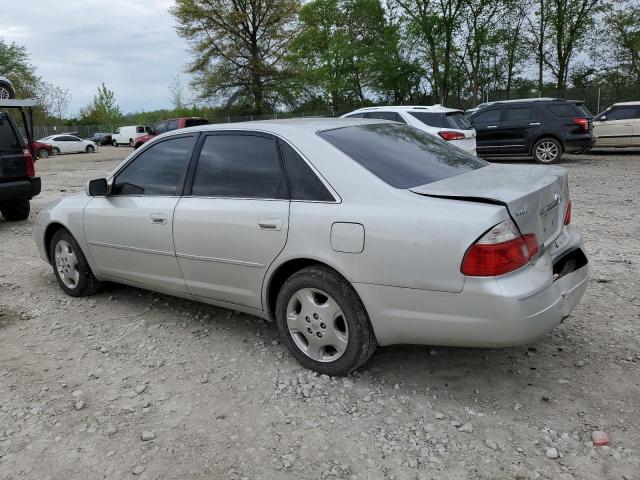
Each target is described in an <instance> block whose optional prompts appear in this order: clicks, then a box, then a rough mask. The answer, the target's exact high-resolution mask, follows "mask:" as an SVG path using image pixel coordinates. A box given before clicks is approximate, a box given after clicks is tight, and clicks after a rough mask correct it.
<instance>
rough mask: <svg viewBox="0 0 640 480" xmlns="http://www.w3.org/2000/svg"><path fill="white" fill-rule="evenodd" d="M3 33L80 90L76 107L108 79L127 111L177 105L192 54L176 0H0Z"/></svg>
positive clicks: (56, 78)
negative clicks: (179, 27)
mask: <svg viewBox="0 0 640 480" xmlns="http://www.w3.org/2000/svg"><path fill="white" fill-rule="evenodd" d="M0 3H1V6H0V12H1V13H0V37H3V38H4V40H5V41H8V42H11V41H15V42H16V43H19V44H22V45H25V46H26V47H27V49H28V51H29V52H30V53H31V62H32V63H33V65H34V66H35V67H36V73H37V74H38V75H40V76H41V77H42V79H43V80H45V81H47V82H50V83H53V84H55V85H57V86H59V87H62V88H65V89H68V90H69V91H70V92H71V95H72V96H73V99H72V103H71V107H70V108H69V111H68V112H67V115H75V114H76V113H77V112H78V110H79V109H80V107H82V106H84V105H86V104H87V103H89V102H90V101H91V99H92V98H93V96H94V94H95V93H96V88H97V86H98V85H99V84H100V83H101V82H105V84H106V85H107V87H108V88H110V89H111V90H113V91H114V92H115V95H116V100H117V102H118V104H119V105H120V108H121V109H122V111H123V112H125V113H128V112H133V111H137V110H155V109H158V108H165V107H170V102H169V84H170V83H171V80H172V79H173V77H175V75H177V74H180V75H181V77H182V80H183V83H184V84H187V83H188V79H189V77H188V76H187V75H186V74H184V69H185V65H186V63H187V62H189V60H190V57H189V53H188V51H187V44H186V42H185V41H184V40H182V39H180V38H179V37H178V36H177V34H176V32H175V29H174V19H173V17H171V15H170V14H169V12H168V8H169V6H170V5H171V4H172V3H173V2H172V1H170V0H15V1H14V0H0Z"/></svg>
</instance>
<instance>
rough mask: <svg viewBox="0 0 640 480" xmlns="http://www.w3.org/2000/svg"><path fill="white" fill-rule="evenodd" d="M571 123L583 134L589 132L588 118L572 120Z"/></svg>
mask: <svg viewBox="0 0 640 480" xmlns="http://www.w3.org/2000/svg"><path fill="white" fill-rule="evenodd" d="M573 123H575V124H576V125H578V126H579V127H580V129H581V130H582V131H583V132H588V131H589V119H588V118H574V119H573Z"/></svg>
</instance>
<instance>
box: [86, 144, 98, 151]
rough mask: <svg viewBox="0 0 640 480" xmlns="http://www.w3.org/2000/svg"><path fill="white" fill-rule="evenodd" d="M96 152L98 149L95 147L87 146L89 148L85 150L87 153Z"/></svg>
mask: <svg viewBox="0 0 640 480" xmlns="http://www.w3.org/2000/svg"><path fill="white" fill-rule="evenodd" d="M95 151H96V147H94V146H93V145H87V148H86V149H85V152H87V153H93V152H95Z"/></svg>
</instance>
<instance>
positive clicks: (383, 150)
mask: <svg viewBox="0 0 640 480" xmlns="http://www.w3.org/2000/svg"><path fill="white" fill-rule="evenodd" d="M318 135H319V136H320V137H321V138H323V139H325V140H326V141H327V142H329V143H330V144H331V145H333V146H334V147H336V148H337V149H338V150H340V151H341V152H343V153H344V154H346V155H347V156H349V157H351V158H352V159H353V160H355V161H356V162H357V163H359V164H360V165H362V166H363V167H364V168H366V169H367V170H369V171H370V172H371V173H373V174H374V175H376V176H377V177H378V178H380V179H381V180H383V181H384V182H386V183H387V184H389V185H391V186H392V187H395V188H404V189H406V188H412V187H417V186H419V185H425V184H427V183H431V182H435V181H437V180H442V179H444V178H449V177H453V176H455V175H460V174H461V173H465V172H468V171H470V170H475V169H477V168H482V167H484V166H486V165H488V163H487V162H485V161H484V160H481V159H479V158H478V157H475V156H473V155H471V154H469V153H467V152H465V151H463V150H461V149H459V148H457V147H454V146H452V145H449V144H447V142H445V141H443V140H439V139H437V138H436V137H434V136H433V135H430V134H428V133H426V132H423V131H421V130H418V129H417V128H413V127H409V126H407V125H397V124H373V125H357V126H351V127H344V128H337V129H334V130H326V131H323V132H320V133H319V134H318Z"/></svg>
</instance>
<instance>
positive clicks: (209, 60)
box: [171, 0, 640, 114]
mask: <svg viewBox="0 0 640 480" xmlns="http://www.w3.org/2000/svg"><path fill="white" fill-rule="evenodd" d="M171 13H172V15H173V16H174V17H175V19H176V20H177V31H178V33H179V35H180V36H182V37H183V38H185V39H186V40H187V41H188V42H189V44H190V48H191V55H192V62H191V63H190V65H189V69H188V70H189V72H190V73H191V74H193V80H192V83H191V85H192V87H193V88H194V90H195V91H196V92H197V93H198V95H199V98H200V99H203V100H207V101H215V102H218V104H220V105H222V106H224V107H226V108H228V109H233V110H235V111H241V112H244V113H254V114H261V113H267V112H272V111H275V110H278V109H282V108H286V109H291V110H293V109H301V108H303V109H304V108H306V109H308V110H314V109H316V110H317V109H322V108H327V109H330V110H332V111H334V112H340V111H344V110H345V109H347V108H351V107H353V106H356V105H366V104H372V103H394V104H400V103H405V104H406V103H441V104H451V103H460V101H461V100H466V101H468V102H471V103H473V102H476V103H478V102H480V101H482V99H483V94H484V93H485V92H487V91H497V90H499V91H504V93H505V95H506V97H507V98H508V97H509V96H510V95H511V93H512V92H516V91H518V92H522V91H528V92H532V94H533V95H532V96H536V95H537V92H540V93H541V92H543V91H544V90H545V88H546V89H548V88H549V87H552V88H553V89H554V90H555V91H556V92H557V93H558V94H559V95H562V94H563V92H565V91H566V90H567V88H568V87H571V86H582V87H585V86H592V85H593V86H595V85H609V86H615V87H622V86H626V87H637V88H638V89H640V5H639V4H638V3H637V1H636V0H622V1H617V2H615V3H614V2H611V1H609V0H524V1H518V0H386V3H383V2H382V1H381V0H310V1H306V2H300V1H299V0H176V2H175V5H174V6H173V8H172V9H171ZM639 96H640V91H639Z"/></svg>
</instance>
